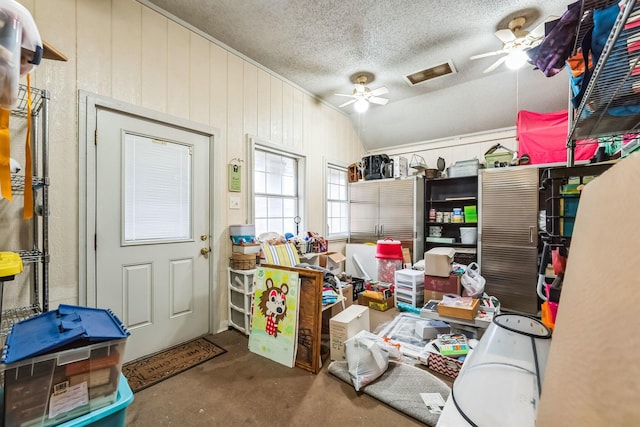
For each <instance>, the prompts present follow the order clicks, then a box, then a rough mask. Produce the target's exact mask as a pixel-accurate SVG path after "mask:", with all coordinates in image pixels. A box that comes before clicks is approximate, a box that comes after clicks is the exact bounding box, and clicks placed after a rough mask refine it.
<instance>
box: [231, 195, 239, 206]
mask: <svg viewBox="0 0 640 427" xmlns="http://www.w3.org/2000/svg"><path fill="white" fill-rule="evenodd" d="M229 209H240V197H236V196H231V197H229Z"/></svg>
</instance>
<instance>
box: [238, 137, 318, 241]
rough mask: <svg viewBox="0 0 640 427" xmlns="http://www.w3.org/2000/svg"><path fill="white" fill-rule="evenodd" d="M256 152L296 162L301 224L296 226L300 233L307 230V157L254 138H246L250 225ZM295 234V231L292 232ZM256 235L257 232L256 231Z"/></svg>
mask: <svg viewBox="0 0 640 427" xmlns="http://www.w3.org/2000/svg"><path fill="white" fill-rule="evenodd" d="M256 150H260V151H266V152H270V153H273V154H277V155H280V156H286V157H291V158H293V159H295V160H296V163H297V170H296V174H297V177H298V179H297V199H298V216H299V217H300V218H301V222H300V224H299V225H298V230H299V232H300V233H302V232H304V231H305V230H306V229H307V228H306V227H307V226H306V224H307V219H306V218H305V212H307V201H306V194H307V191H306V190H307V179H306V169H307V157H306V156H305V155H304V154H303V153H301V152H300V151H297V150H295V149H294V148H292V147H287V146H283V145H281V144H274V143H272V142H270V141H267V140H265V139H261V138H258V137H255V136H248V150H247V151H248V158H249V164H248V165H247V166H248V167H247V174H248V179H247V188H248V191H247V198H248V200H247V207H248V217H249V219H250V221H249V222H250V223H253V224H255V220H256V212H255V209H256V206H255V198H256V194H255V188H254V187H255V170H254V168H255V152H256ZM292 232H295V229H293V230H292ZM256 233H257V230H256ZM257 234H259V233H257Z"/></svg>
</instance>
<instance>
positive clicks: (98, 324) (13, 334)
mask: <svg viewBox="0 0 640 427" xmlns="http://www.w3.org/2000/svg"><path fill="white" fill-rule="evenodd" d="M128 336H129V332H128V331H127V329H126V328H125V326H124V325H123V324H122V322H120V320H119V319H118V318H117V317H116V315H115V314H113V312H111V310H106V309H100V308H90V307H79V306H73V305H66V304H60V306H59V307H58V309H57V310H55V311H47V312H45V313H42V314H40V315H38V316H34V317H31V318H29V319H26V320H23V321H20V322H18V323H16V324H14V325H13V326H12V328H11V331H9V334H8V335H7V340H6V343H5V347H4V351H3V353H2V360H1V361H2V363H13V362H17V361H20V360H23V359H26V358H30V357H35V356H39V355H41V354H46V353H51V352H54V351H56V350H57V349H59V348H61V347H68V346H70V345H72V344H73V343H74V342H76V341H78V344H83V343H86V342H87V341H88V342H92V343H97V342H102V341H110V340H115V339H122V338H127V337H128Z"/></svg>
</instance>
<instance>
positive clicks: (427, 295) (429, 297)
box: [424, 290, 447, 301]
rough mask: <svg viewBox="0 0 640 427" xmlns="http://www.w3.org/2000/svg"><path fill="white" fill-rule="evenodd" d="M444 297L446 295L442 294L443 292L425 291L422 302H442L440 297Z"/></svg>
mask: <svg viewBox="0 0 640 427" xmlns="http://www.w3.org/2000/svg"><path fill="white" fill-rule="evenodd" d="M445 295H447V294H446V293H444V292H436V291H427V290H425V291H424V300H425V301H429V300H432V299H435V300H442V297H444V296H445Z"/></svg>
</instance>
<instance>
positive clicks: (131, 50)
mask: <svg viewBox="0 0 640 427" xmlns="http://www.w3.org/2000/svg"><path fill="white" fill-rule="evenodd" d="M20 3H21V4H23V5H24V6H25V7H27V9H29V10H30V12H31V13H32V15H33V17H34V19H35V21H36V24H37V25H38V28H39V31H40V32H41V35H42V37H43V39H44V40H46V41H47V42H49V43H51V44H52V45H53V46H55V47H56V48H57V49H59V50H60V51H61V52H63V53H64V54H65V55H66V56H67V57H68V58H69V60H68V61H67V62H57V61H44V62H43V64H42V65H41V66H40V67H38V69H37V70H36V71H35V72H34V73H33V76H32V84H33V85H34V86H36V87H39V88H43V89H48V90H50V92H51V98H52V101H51V109H50V117H49V119H50V140H51V150H50V159H51V162H50V163H51V164H50V176H51V191H50V200H51V213H52V214H51V221H50V224H51V225H50V242H51V243H50V245H51V264H50V282H51V293H50V301H51V305H52V307H53V308H55V307H56V306H57V304H58V303H77V302H78V301H77V298H78V287H79V286H84V284H79V283H78V277H77V276H78V273H77V272H78V255H77V254H78V227H79V224H78V203H79V200H80V199H79V197H81V196H79V195H78V191H77V188H78V160H77V159H78V154H77V153H78V141H79V137H78V121H79V120H81V119H82V118H81V117H79V116H78V91H79V90H82V91H86V92H90V93H94V94H98V95H101V96H106V97H110V98H113V99H116V100H120V101H124V102H127V103H130V104H134V105H137V106H141V107H145V108H148V109H152V110H155V111H159V112H161V113H166V114H169V115H171V116H175V117H179V118H183V119H187V120H190V121H193V122H197V123H200V124H204V125H208V126H211V127H213V128H216V129H217V130H218V131H219V141H217V143H219V144H222V146H223V147H222V148H221V149H220V150H219V151H218V152H219V153H222V155H221V157H222V158H219V159H216V160H215V165H214V173H215V183H216V184H215V188H213V189H212V194H213V197H215V198H222V200H221V201H220V202H219V206H221V207H223V209H221V212H217V221H219V222H220V223H219V224H218V227H217V229H218V230H221V232H220V234H219V235H218V236H214V242H213V245H214V252H217V253H218V254H220V255H218V259H217V263H216V265H217V271H218V274H217V276H216V280H217V284H216V285H215V288H216V289H217V291H215V292H216V297H219V298H217V306H216V307H215V308H214V310H215V313H216V314H215V315H216V316H219V319H217V321H218V322H217V323H216V322H214V323H215V324H217V325H220V321H224V320H225V319H226V299H227V296H226V285H225V283H226V271H225V269H226V265H227V261H226V260H227V257H228V254H229V253H230V250H231V248H230V243H229V239H228V237H227V226H228V225H229V224H230V223H234V224H235V223H238V219H239V218H246V216H247V204H246V196H247V192H246V188H247V187H246V181H247V175H246V168H244V170H245V175H244V177H243V178H244V179H243V189H242V193H241V200H242V203H241V210H240V211H237V210H233V211H231V210H228V205H229V203H228V195H229V193H228V192H227V182H226V164H227V163H228V162H229V161H230V160H231V159H232V158H241V159H247V135H255V136H257V137H259V138H261V139H263V140H268V141H270V142H272V143H275V144H281V145H283V146H286V147H292V148H295V149H296V150H298V151H301V152H303V153H305V154H306V155H307V165H308V167H307V175H308V176H307V182H308V188H307V191H308V194H312V195H314V197H309V199H308V201H307V203H308V204H307V210H308V212H309V215H308V218H306V221H307V224H308V226H309V228H310V229H312V230H317V231H320V232H323V231H324V224H325V223H326V221H325V219H324V215H325V214H324V208H323V207H324V200H325V198H324V197H323V196H324V192H325V189H324V183H323V180H321V179H318V177H319V176H323V175H322V172H321V171H322V167H323V165H324V162H323V161H324V159H325V158H326V159H328V160H333V161H339V162H342V163H344V164H345V165H346V164H349V163H351V162H353V161H355V160H357V159H360V158H361V157H362V155H363V153H364V150H363V147H362V145H361V144H360V140H359V138H358V135H357V131H356V130H355V129H354V128H353V126H352V125H351V122H350V120H349V118H348V117H347V116H346V115H344V114H342V113H341V112H338V111H336V110H334V109H332V108H329V107H327V106H326V105H324V104H322V103H318V102H316V101H315V100H314V99H313V98H312V97H311V96H310V95H309V94H308V93H306V92H305V91H303V90H301V89H300V88H298V87H296V86H294V85H292V84H291V83H289V82H287V81H285V80H283V79H281V78H280V77H278V76H277V75H275V74H273V73H272V72H270V71H268V70H266V69H264V68H262V67H260V66H258V65H257V64H255V63H253V62H252V61H250V60H246V59H244V58H242V57H240V56H238V55H237V54H235V53H234V52H231V51H229V50H227V49H225V48H223V47H221V46H220V45H218V44H216V43H214V42H213V41H212V40H210V39H207V38H205V37H204V36H203V35H201V34H198V33H196V32H194V31H192V30H190V29H188V28H186V27H185V26H182V25H180V24H179V23H177V22H174V21H173V20H170V19H168V18H167V17H165V16H163V15H161V14H159V13H158V12H156V11H154V10H152V9H150V8H148V7H146V6H144V5H142V4H140V3H138V2H136V1H135V0H21V1H20ZM245 165H246V163H245ZM236 194H237V193H236Z"/></svg>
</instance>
